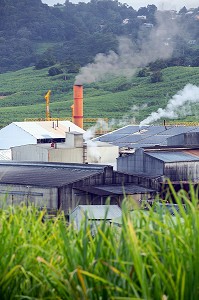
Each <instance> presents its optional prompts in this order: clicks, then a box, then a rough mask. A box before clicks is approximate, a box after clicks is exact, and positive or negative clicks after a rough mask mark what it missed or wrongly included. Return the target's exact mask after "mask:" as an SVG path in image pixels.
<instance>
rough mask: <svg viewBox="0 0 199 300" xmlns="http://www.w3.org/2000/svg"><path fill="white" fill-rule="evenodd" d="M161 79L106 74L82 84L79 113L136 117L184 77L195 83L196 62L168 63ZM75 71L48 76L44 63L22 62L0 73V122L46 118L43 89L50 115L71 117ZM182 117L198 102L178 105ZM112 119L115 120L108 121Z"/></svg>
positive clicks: (194, 117) (196, 109)
mask: <svg viewBox="0 0 199 300" xmlns="http://www.w3.org/2000/svg"><path fill="white" fill-rule="evenodd" d="M162 73H163V81H162V82H157V83H151V81H150V76H147V77H137V76H136V75H135V76H134V77H132V78H130V79H126V78H118V77H116V78H113V77H112V78H111V79H106V81H104V82H97V83H92V84H89V85H88V84H87V85H85V86H84V117H85V118H102V117H103V118H108V119H109V121H110V122H111V123H112V124H117V125H119V126H120V125H123V124H125V122H127V123H129V122H133V123H135V122H136V123H137V124H138V123H139V122H140V121H141V120H143V119H144V118H146V117H147V116H148V115H149V114H150V113H151V112H153V111H156V110H157V109H158V108H159V107H162V108H165V106H166V104H167V102H168V101H169V99H170V98H171V97H172V96H173V95H175V94H176V93H177V92H178V91H179V90H181V89H182V88H184V86H185V85H186V84H188V83H191V84H194V85H197V86H199V67H170V68H166V69H163V70H162ZM74 76H75V75H74V74H68V75H67V80H64V76H63V75H57V76H53V77H51V76H48V68H47V69H42V70H35V69H34V68H27V69H23V70H20V71H16V72H8V73H4V74H0V111H1V114H0V116H1V118H0V127H3V126H6V125H7V124H9V123H11V122H14V121H23V120H24V119H25V118H42V119H44V118H45V99H44V95H45V93H46V92H47V91H48V90H49V89H50V90H51V91H52V94H51V99H50V113H51V117H52V118H68V117H71V105H72V103H73V84H74ZM184 110H186V112H187V114H188V116H186V117H185V116H181V117H180V120H183V121H198V115H199V104H194V105H192V107H188V108H183V110H182V109H181V110H180V111H184ZM113 120H114V121H113ZM120 121H121V122H120Z"/></svg>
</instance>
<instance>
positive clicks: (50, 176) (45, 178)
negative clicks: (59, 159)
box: [0, 162, 107, 187]
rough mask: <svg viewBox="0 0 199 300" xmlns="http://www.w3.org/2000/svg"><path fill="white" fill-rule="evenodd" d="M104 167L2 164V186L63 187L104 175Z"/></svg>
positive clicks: (0, 166)
mask: <svg viewBox="0 0 199 300" xmlns="http://www.w3.org/2000/svg"><path fill="white" fill-rule="evenodd" d="M105 167H107V166H103V165H89V164H88V165H83V164H59V163H50V164H49V163H13V162H6V163H5V162H0V184H16V185H27V186H41V187H61V186H64V185H67V184H70V183H73V182H76V181H78V180H81V179H83V178H87V177H89V176H92V175H95V174H99V173H102V172H103V171H104V168H105Z"/></svg>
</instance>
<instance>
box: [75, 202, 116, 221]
mask: <svg viewBox="0 0 199 300" xmlns="http://www.w3.org/2000/svg"><path fill="white" fill-rule="evenodd" d="M78 208H79V209H80V210H81V211H83V212H84V213H87V216H88V218H89V219H93V220H103V219H104V218H105V216H106V219H108V220H111V219H114V218H118V217H121V215H122V211H121V209H120V207H119V206H118V205H79V206H78Z"/></svg>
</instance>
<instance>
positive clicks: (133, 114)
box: [108, 103, 148, 130]
mask: <svg viewBox="0 0 199 300" xmlns="http://www.w3.org/2000/svg"><path fill="white" fill-rule="evenodd" d="M147 107H148V105H147V104H146V103H145V104H142V105H135V104H134V105H133V106H132V107H131V108H130V110H129V112H128V113H126V114H125V115H123V116H122V118H121V119H119V120H118V119H111V120H110V121H109V122H108V126H109V130H110V129H112V128H113V129H114V128H117V127H118V126H119V127H122V126H126V125H129V124H136V123H137V121H136V118H137V117H139V113H140V111H142V110H143V109H146V108H147Z"/></svg>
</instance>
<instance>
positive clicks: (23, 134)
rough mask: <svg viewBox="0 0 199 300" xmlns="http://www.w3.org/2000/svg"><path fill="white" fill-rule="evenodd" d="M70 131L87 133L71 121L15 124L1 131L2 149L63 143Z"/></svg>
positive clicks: (0, 142)
mask: <svg viewBox="0 0 199 300" xmlns="http://www.w3.org/2000/svg"><path fill="white" fill-rule="evenodd" d="M69 131H75V132H79V133H84V132H85V131H84V130H83V129H82V128H80V127H78V126H77V125H75V124H74V123H72V122H70V121H58V120H56V121H32V122H13V123H11V124H9V125H7V126H6V127H4V128H2V129H1V130H0V149H10V148H11V147H15V146H21V145H28V144H33V145H34V144H41V143H43V144H44V143H51V142H52V141H54V142H56V143H61V142H64V141H65V135H66V132H69Z"/></svg>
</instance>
